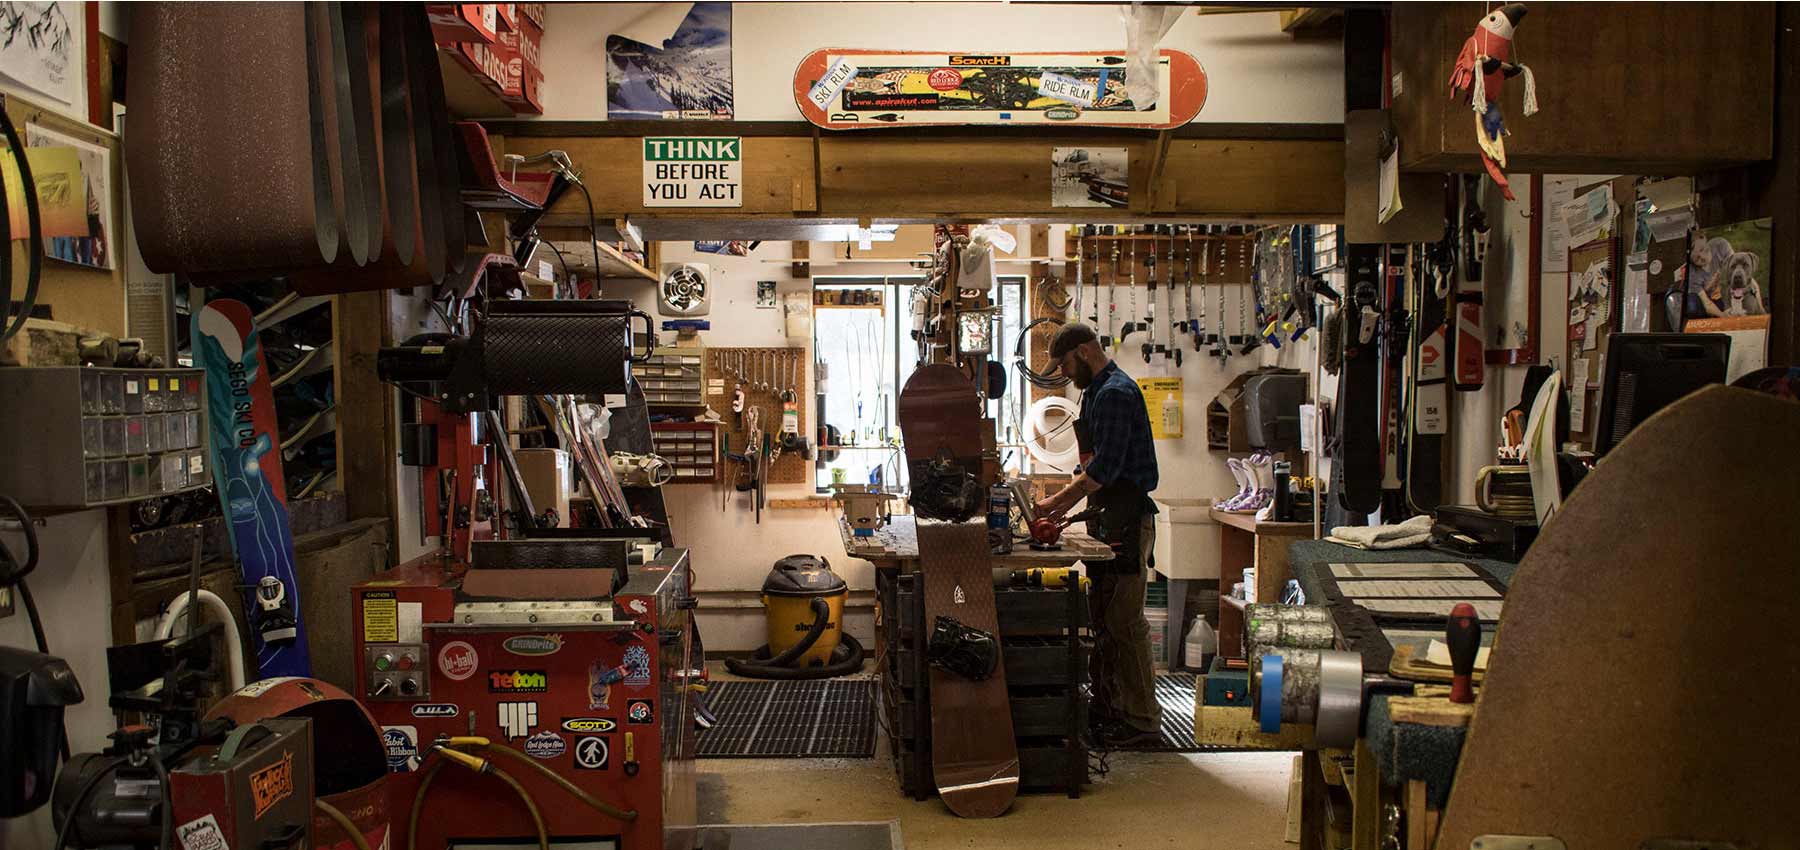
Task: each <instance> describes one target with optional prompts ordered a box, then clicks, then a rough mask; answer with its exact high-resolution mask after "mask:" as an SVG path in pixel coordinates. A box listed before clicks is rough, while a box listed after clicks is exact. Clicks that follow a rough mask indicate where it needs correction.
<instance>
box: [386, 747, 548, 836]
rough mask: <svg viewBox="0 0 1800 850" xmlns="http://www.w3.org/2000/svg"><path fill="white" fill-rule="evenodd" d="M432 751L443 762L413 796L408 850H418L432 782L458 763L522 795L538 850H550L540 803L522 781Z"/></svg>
mask: <svg viewBox="0 0 1800 850" xmlns="http://www.w3.org/2000/svg"><path fill="white" fill-rule="evenodd" d="M431 751H432V752H433V753H437V754H438V755H439V756H440V758H439V759H438V761H437V762H435V763H433V764H432V765H431V769H430V770H428V771H426V772H425V776H424V777H423V778H422V779H420V780H419V790H418V792H417V793H415V794H413V805H412V815H411V817H410V819H409V820H408V828H407V830H406V848H407V850H418V846H419V813H420V812H422V811H424V809H425V792H427V791H428V790H430V789H431V783H432V781H433V780H435V779H437V775H438V772H439V771H441V770H443V769H444V765H445V764H447V763H449V762H455V763H456V764H458V765H461V766H463V767H466V768H468V769H469V770H471V771H474V772H475V773H477V774H487V775H490V776H493V777H495V778H497V779H499V780H500V781H501V782H504V783H506V784H507V786H509V787H511V788H512V790H513V793H515V794H518V795H519V800H520V801H522V802H524V804H525V811H526V812H528V813H530V815H531V822H532V825H533V826H535V827H537V838H538V850H550V835H549V831H548V830H546V829H545V828H544V815H543V813H542V812H540V811H539V810H538V807H537V802H536V801H534V800H532V799H531V793H530V792H528V791H526V790H525V786H523V785H520V784H519V780H517V779H514V778H513V777H512V774H509V773H507V772H506V771H504V770H501V769H500V768H498V767H495V766H494V765H493V764H491V763H489V762H488V761H487V760H486V759H482V758H477V757H475V756H471V755H469V754H468V753H464V752H458V751H456V750H452V749H448V748H443V747H433V748H432V750H431Z"/></svg>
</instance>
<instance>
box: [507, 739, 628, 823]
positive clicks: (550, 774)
mask: <svg viewBox="0 0 1800 850" xmlns="http://www.w3.org/2000/svg"><path fill="white" fill-rule="evenodd" d="M480 746H481V748H482V749H483V750H484V751H486V752H490V753H494V754H496V755H502V756H506V757H507V758H509V759H512V760H513V761H516V762H518V763H519V764H522V765H525V766H527V767H529V768H531V769H532V770H535V771H537V772H538V773H540V774H543V775H544V777H545V778H546V779H549V780H550V781H551V782H554V783H556V785H557V787H559V788H561V789H563V790H564V791H567V792H569V794H570V795H571V796H573V797H574V798H575V799H577V800H580V801H581V802H583V803H586V804H587V805H588V806H589V807H590V808H592V809H594V810H595V811H597V812H599V813H601V814H603V815H606V816H607V817H610V818H616V819H618V820H622V821H633V820H637V816H638V813H637V811H636V810H630V809H621V808H619V807H617V806H614V805H611V804H609V803H605V802H602V801H601V800H599V799H598V798H596V797H594V796H593V795H591V794H589V793H588V792H586V791H583V790H581V788H580V787H578V786H577V785H575V783H573V782H570V781H569V780H567V779H564V778H563V776H562V774H560V773H557V772H556V771H554V770H551V769H550V768H547V767H545V766H543V765H542V764H540V763H539V762H538V761H537V759H534V758H532V757H530V756H528V755H526V754H524V753H521V752H519V751H518V750H515V749H513V748H512V747H507V746H502V745H499V744H492V743H484V744H482V745H480Z"/></svg>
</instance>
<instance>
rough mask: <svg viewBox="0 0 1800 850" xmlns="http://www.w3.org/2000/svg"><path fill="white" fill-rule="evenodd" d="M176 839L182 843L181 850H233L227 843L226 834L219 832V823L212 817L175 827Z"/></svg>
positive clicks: (208, 816)
mask: <svg viewBox="0 0 1800 850" xmlns="http://www.w3.org/2000/svg"><path fill="white" fill-rule="evenodd" d="M175 837H176V839H178V840H180V841H181V850H231V845H230V844H227V843H225V834H224V833H223V832H220V831H219V821H218V820H217V819H216V818H214V817H213V816H212V815H207V816H205V817H203V818H199V819H197V820H191V821H188V822H187V823H184V824H182V825H180V826H178V827H175Z"/></svg>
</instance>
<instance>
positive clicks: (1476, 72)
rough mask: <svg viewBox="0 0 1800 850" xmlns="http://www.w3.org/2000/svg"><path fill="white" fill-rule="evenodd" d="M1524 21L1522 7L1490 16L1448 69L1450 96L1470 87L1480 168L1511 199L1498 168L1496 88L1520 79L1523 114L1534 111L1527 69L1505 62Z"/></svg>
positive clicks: (1501, 129)
mask: <svg viewBox="0 0 1800 850" xmlns="http://www.w3.org/2000/svg"><path fill="white" fill-rule="evenodd" d="M1524 17H1525V4H1523V3H1508V4H1506V5H1504V6H1501V7H1500V8H1498V9H1495V10H1494V11H1492V12H1489V13H1488V14H1487V16H1486V17H1484V18H1482V19H1481V22H1480V23H1479V24H1477V25H1476V26H1475V34H1474V35H1471V36H1469V39H1468V40H1467V41H1465V42H1463V46H1462V52H1461V53H1458V54H1457V55H1456V67H1455V68H1453V69H1451V71H1450V96H1451V97H1455V96H1456V93H1457V92H1458V91H1461V90H1463V89H1468V103H1469V108H1470V109H1473V110H1474V111H1475V139H1476V141H1477V142H1479V143H1480V146H1481V164H1482V165H1483V166H1485V167H1486V168H1487V172H1488V176H1489V177H1492V178H1494V183H1495V184H1496V185H1498V186H1499V187H1500V191H1501V192H1503V193H1505V195H1506V199H1507V200H1509V201H1510V200H1512V199H1513V193H1512V187H1511V186H1508V185H1507V182H1506V173H1505V172H1503V171H1501V170H1500V169H1502V168H1505V167H1506V141H1505V137H1506V136H1507V129H1506V120H1505V117H1504V116H1502V115H1501V113H1500V104H1499V99H1500V88H1501V86H1502V85H1503V84H1504V83H1505V82H1506V79H1507V78H1508V77H1516V76H1521V75H1523V76H1524V78H1525V80H1524V84H1525V114H1526V115H1527V116H1530V115H1534V114H1536V113H1537V111H1538V103H1537V83H1536V81H1535V80H1533V79H1532V76H1531V69H1530V68H1527V67H1525V66H1524V65H1522V64H1514V63H1512V62H1510V61H1508V60H1510V59H1511V58H1512V43H1513V30H1514V29H1516V28H1517V27H1518V26H1519V21H1521V20H1523V19H1524Z"/></svg>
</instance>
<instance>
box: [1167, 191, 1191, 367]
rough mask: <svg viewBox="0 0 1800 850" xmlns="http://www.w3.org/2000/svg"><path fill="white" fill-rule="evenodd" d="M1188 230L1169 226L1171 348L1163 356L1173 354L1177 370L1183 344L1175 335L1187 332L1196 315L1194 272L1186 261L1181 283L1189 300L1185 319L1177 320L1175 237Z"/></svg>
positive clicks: (1184, 314) (1183, 314)
mask: <svg viewBox="0 0 1800 850" xmlns="http://www.w3.org/2000/svg"><path fill="white" fill-rule="evenodd" d="M1186 229H1187V227H1186V226H1185V225H1170V226H1169V275H1170V280H1169V347H1168V349H1167V351H1166V352H1165V354H1164V355H1163V356H1165V357H1167V356H1169V355H1170V354H1173V355H1174V357H1175V366H1176V368H1180V366H1181V343H1180V342H1178V341H1177V340H1176V337H1175V335H1176V334H1177V333H1181V332H1184V331H1186V330H1187V327H1188V325H1189V324H1190V323H1191V321H1192V319H1193V313H1194V270H1193V269H1191V268H1189V267H1188V266H1187V264H1186V262H1185V261H1184V262H1183V263H1182V267H1181V272H1182V274H1181V282H1182V294H1183V295H1184V296H1185V297H1186V299H1187V307H1186V309H1185V310H1184V311H1183V313H1182V316H1183V317H1184V318H1183V319H1182V320H1181V321H1176V320H1175V281H1174V274H1175V237H1176V234H1177V232H1178V231H1181V230H1186Z"/></svg>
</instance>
